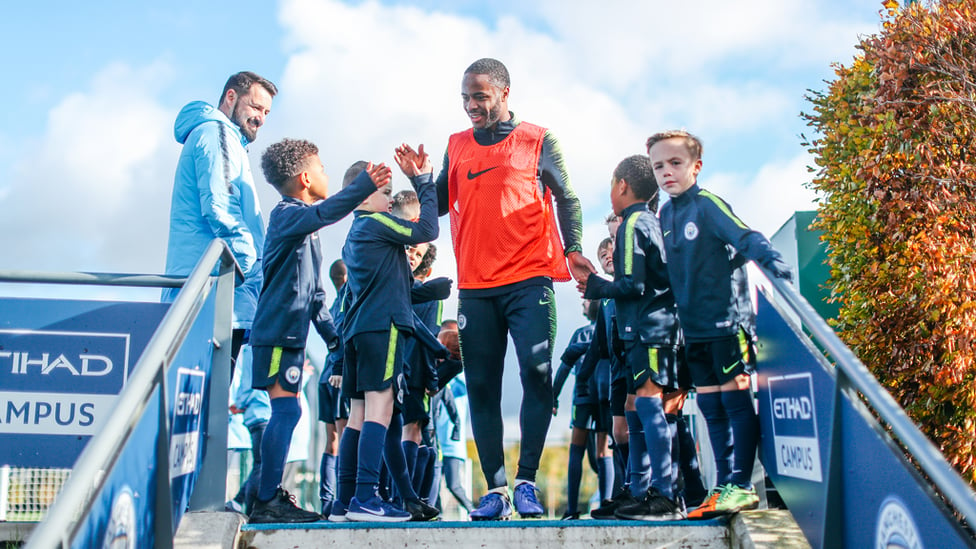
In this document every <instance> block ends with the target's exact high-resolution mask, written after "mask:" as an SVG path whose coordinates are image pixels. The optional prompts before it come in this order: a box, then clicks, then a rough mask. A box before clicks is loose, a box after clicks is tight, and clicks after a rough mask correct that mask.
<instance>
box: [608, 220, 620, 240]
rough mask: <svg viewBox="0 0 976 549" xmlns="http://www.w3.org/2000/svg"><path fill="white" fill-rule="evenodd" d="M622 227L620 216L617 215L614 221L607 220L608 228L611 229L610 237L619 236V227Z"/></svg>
mask: <svg viewBox="0 0 976 549" xmlns="http://www.w3.org/2000/svg"><path fill="white" fill-rule="evenodd" d="M618 227H620V217H619V216H615V217H614V218H613V221H608V222H607V230H608V231H610V238H617V228H618Z"/></svg>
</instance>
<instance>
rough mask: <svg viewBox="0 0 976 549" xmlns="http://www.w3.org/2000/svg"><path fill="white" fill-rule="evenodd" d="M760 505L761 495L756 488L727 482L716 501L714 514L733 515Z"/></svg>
mask: <svg viewBox="0 0 976 549" xmlns="http://www.w3.org/2000/svg"><path fill="white" fill-rule="evenodd" d="M756 507H759V496H758V495H757V494H756V489H755V488H742V487H740V486H736V485H735V484H726V485H725V489H724V490H722V493H721V494H719V496H718V501H716V502H715V508H714V511H713V512H714V514H715V515H714V516H717V515H731V514H733V513H738V512H739V511H744V510H746V509H755V508H756Z"/></svg>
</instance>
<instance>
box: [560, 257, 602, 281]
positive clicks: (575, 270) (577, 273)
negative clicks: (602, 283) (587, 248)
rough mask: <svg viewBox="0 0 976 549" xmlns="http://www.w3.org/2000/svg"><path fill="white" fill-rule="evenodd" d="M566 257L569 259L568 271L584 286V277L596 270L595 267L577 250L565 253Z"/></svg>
mask: <svg viewBox="0 0 976 549" xmlns="http://www.w3.org/2000/svg"><path fill="white" fill-rule="evenodd" d="M566 259H567V261H569V272H570V273H571V274H572V275H573V278H574V279H575V280H576V282H578V283H579V284H580V285H583V287H585V284H586V279H587V278H589V277H590V273H595V272H596V267H594V266H593V263H590V260H589V259H586V258H585V257H583V254H581V253H579V252H569V254H567V255H566ZM578 288H579V287H577V289H578Z"/></svg>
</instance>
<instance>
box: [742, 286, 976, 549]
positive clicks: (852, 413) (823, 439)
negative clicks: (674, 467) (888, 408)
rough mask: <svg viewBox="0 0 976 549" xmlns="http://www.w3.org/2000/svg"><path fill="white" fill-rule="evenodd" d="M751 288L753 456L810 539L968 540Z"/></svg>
mask: <svg viewBox="0 0 976 549" xmlns="http://www.w3.org/2000/svg"><path fill="white" fill-rule="evenodd" d="M758 298H759V299H758V301H759V312H758V317H757V329H758V333H759V340H760V351H759V366H758V377H757V381H758V387H759V391H758V411H759V418H760V426H761V432H762V439H761V448H760V450H761V458H762V461H763V464H764V465H765V467H766V471H767V473H768V474H769V477H770V478H771V479H772V481H773V484H774V485H775V486H776V489H777V491H778V492H779V493H780V495H781V496H782V497H783V500H784V501H785V502H786V504H787V506H788V507H789V509H790V513H791V514H792V515H793V517H794V518H795V519H796V522H797V524H798V525H799V526H800V528H801V529H802V530H803V532H804V534H805V535H806V537H807V539H808V540H809V541H810V543H811V545H813V546H814V547H879V548H881V547H900V548H921V547H940V548H948V547H972V546H973V545H974V540H973V539H972V538H971V537H970V536H969V535H967V534H966V533H965V532H963V530H962V529H961V527H960V525H959V523H958V522H957V521H956V520H955V519H954V518H953V517H952V515H951V514H950V513H949V511H948V510H947V509H946V508H945V506H944V505H943V504H942V502H941V501H940V500H939V499H938V497H937V496H936V495H935V493H934V492H933V491H932V489H931V488H930V487H929V485H928V483H927V482H926V481H924V480H923V479H922V478H921V476H920V475H919V474H918V473H917V472H916V471H915V469H914V468H913V467H912V466H911V465H910V464H909V463H908V462H907V461H906V460H905V457H904V454H903V451H902V450H900V449H899V448H898V447H896V446H895V444H894V442H893V441H892V440H891V439H890V437H889V436H888V435H887V433H885V432H884V430H883V429H882V428H881V427H880V426H879V425H878V423H877V421H876V420H875V419H874V417H873V416H872V415H871V413H869V412H868V411H867V410H866V409H865V406H864V405H863V404H862V403H861V402H860V401H859V400H856V399H855V400H852V399H851V398H850V397H849V396H848V395H847V394H846V393H843V392H838V391H837V390H836V379H835V377H834V372H833V371H832V368H833V367H832V366H831V365H830V364H829V363H827V361H826V359H825V358H824V356H823V354H822V353H821V351H819V350H818V349H817V348H816V347H815V346H814V345H813V343H812V342H811V341H810V340H809V338H807V337H806V336H805V335H803V334H802V332H800V331H799V330H794V329H793V328H792V327H791V326H790V325H789V324H788V323H787V321H786V320H784V318H783V316H782V315H781V314H780V313H779V312H778V311H777V310H776V309H775V308H774V307H773V305H772V304H770V302H769V300H768V299H767V298H766V296H765V295H763V294H762V293H760V294H759V296H758ZM838 399H839V400H838Z"/></svg>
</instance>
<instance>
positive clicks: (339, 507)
mask: <svg viewBox="0 0 976 549" xmlns="http://www.w3.org/2000/svg"><path fill="white" fill-rule="evenodd" d="M322 514H325V513H322ZM329 522H349V519H347V518H346V506H345V505H343V504H342V502H341V501H339V500H335V501H333V502H332V510H331V511H330V512H329Z"/></svg>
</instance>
